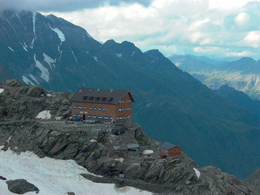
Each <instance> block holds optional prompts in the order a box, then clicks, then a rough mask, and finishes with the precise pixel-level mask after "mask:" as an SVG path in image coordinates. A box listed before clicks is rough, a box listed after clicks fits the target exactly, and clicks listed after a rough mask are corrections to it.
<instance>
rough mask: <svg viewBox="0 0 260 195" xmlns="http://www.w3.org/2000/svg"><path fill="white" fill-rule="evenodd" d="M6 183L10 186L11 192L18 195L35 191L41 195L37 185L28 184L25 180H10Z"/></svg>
mask: <svg viewBox="0 0 260 195" xmlns="http://www.w3.org/2000/svg"><path fill="white" fill-rule="evenodd" d="M6 183H7V185H8V189H9V191H10V192H13V193H16V194H24V193H26V192H33V191H36V193H39V189H38V188H37V187H36V186H35V185H33V184H31V183H29V182H27V180H25V179H17V180H8V181H7V182H6Z"/></svg>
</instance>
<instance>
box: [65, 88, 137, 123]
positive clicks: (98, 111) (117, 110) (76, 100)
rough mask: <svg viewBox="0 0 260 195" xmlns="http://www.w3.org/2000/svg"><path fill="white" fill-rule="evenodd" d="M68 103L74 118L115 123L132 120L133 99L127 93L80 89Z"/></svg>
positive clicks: (123, 91) (111, 90)
mask: <svg viewBox="0 0 260 195" xmlns="http://www.w3.org/2000/svg"><path fill="white" fill-rule="evenodd" d="M70 102H71V111H72V116H73V117H74V118H78V117H82V119H83V120H85V119H88V120H98V121H102V122H115V123H127V122H131V120H132V102H134V99H133V97H132V95H131V93H130V92H129V91H125V90H113V89H91V88H80V89H79V90H78V91H77V92H76V93H75V94H74V95H73V96H72V98H71V99H70Z"/></svg>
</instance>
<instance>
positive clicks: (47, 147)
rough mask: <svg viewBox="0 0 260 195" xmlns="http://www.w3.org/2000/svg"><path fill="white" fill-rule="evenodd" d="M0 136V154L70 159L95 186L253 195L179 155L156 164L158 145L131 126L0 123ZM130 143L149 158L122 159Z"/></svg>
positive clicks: (239, 184) (236, 182)
mask: <svg viewBox="0 0 260 195" xmlns="http://www.w3.org/2000/svg"><path fill="white" fill-rule="evenodd" d="M120 128H123V129H124V133H123V134H120V135H114V133H113V132H114V131H113V130H115V129H117V130H118V129H120ZM0 132H1V134H0V145H4V148H3V149H2V150H7V149H8V148H10V149H11V150H13V151H15V152H17V153H20V152H24V151H33V152H34V153H35V154H37V155H38V156H40V157H45V156H48V157H52V158H58V159H64V160H65V159H74V160H75V161H76V162H77V163H78V164H80V165H81V166H83V167H85V168H87V169H88V170H89V171H90V172H92V173H95V174H98V175H102V176H103V177H102V178H99V177H95V176H93V175H83V176H84V177H86V178H87V179H91V180H93V181H95V182H102V183H116V185H117V186H121V187H123V186H133V187H137V188H140V189H143V190H148V191H151V192H154V193H157V194H255V192H253V191H251V190H249V189H248V188H247V187H246V186H244V185H243V184H242V182H241V181H239V180H238V179H236V178H235V177H234V176H232V175H229V174H226V173H223V172H221V170H219V169H217V168H215V167H205V168H200V167H198V165H197V164H196V163H195V162H194V161H192V160H191V159H189V158H188V157H187V156H186V155H185V154H182V155H181V156H180V157H179V159H178V161H172V159H159V158H158V156H157V154H158V152H159V147H158V142H157V141H154V140H151V139H150V138H149V137H147V136H146V135H145V134H144V133H143V131H142V130H141V128H140V126H138V125H137V124H131V125H130V126H128V127H127V128H126V127H124V126H112V125H108V124H95V125H93V124H92V125H88V124H82V125H79V124H65V123H64V122H63V121H62V122H61V121H59V122H57V121H56V122H55V121H40V122H37V121H16V122H1V123H0ZM132 143H135V144H139V145H140V151H144V150H145V149H150V150H153V151H154V153H155V155H154V156H151V157H148V158H147V157H146V156H144V155H142V153H141V155H138V156H136V157H131V156H128V155H127V144H132ZM120 175H121V177H120ZM2 177H4V176H2Z"/></svg>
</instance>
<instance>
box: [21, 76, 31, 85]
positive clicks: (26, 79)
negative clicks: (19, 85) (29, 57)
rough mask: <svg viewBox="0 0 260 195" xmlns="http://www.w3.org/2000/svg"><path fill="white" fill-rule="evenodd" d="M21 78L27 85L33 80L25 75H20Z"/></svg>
mask: <svg viewBox="0 0 260 195" xmlns="http://www.w3.org/2000/svg"><path fill="white" fill-rule="evenodd" d="M22 80H23V82H24V83H26V84H27V85H33V82H32V81H30V79H28V78H27V77H26V76H22Z"/></svg>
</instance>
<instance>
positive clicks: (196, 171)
mask: <svg viewBox="0 0 260 195" xmlns="http://www.w3.org/2000/svg"><path fill="white" fill-rule="evenodd" d="M193 170H194V171H195V173H196V176H197V178H198V179H199V178H200V171H199V170H198V169H196V168H193Z"/></svg>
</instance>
